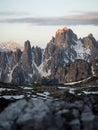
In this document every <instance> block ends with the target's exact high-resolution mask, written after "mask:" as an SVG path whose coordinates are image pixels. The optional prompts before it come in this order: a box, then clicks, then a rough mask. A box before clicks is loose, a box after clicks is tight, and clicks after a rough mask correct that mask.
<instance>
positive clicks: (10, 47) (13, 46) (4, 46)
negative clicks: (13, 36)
mask: <svg viewBox="0 0 98 130" xmlns="http://www.w3.org/2000/svg"><path fill="white" fill-rule="evenodd" d="M17 49H20V50H21V51H23V46H22V45H20V44H18V43H16V42H13V41H9V42H3V43H0V51H12V52H15V51H17Z"/></svg>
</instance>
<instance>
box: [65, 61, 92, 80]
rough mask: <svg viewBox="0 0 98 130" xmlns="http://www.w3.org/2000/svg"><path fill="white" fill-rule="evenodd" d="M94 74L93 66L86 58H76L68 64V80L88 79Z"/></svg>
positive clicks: (66, 75)
mask: <svg viewBox="0 0 98 130" xmlns="http://www.w3.org/2000/svg"><path fill="white" fill-rule="evenodd" d="M91 75H92V72H91V66H90V64H89V63H87V62H86V61H84V60H76V61H75V62H74V63H71V64H69V65H67V67H66V74H65V79H66V82H75V81H79V80H83V79H86V78H88V77H90V76H91Z"/></svg>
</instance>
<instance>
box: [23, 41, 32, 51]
mask: <svg viewBox="0 0 98 130" xmlns="http://www.w3.org/2000/svg"><path fill="white" fill-rule="evenodd" d="M28 50H31V45H30V41H29V40H27V41H25V43H24V51H28Z"/></svg>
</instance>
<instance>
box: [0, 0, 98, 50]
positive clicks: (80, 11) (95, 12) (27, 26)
mask: <svg viewBox="0 0 98 130" xmlns="http://www.w3.org/2000/svg"><path fill="white" fill-rule="evenodd" d="M65 26H67V27H69V28H71V29H72V30H73V32H74V33H76V34H77V35H78V37H85V36H87V35H88V34H89V33H92V34H93V35H94V37H95V38H96V40H98V0H0V42H7V41H15V42H17V43H20V44H22V45H23V44H24V42H25V41H26V40H30V42H31V45H32V46H40V47H42V48H45V46H46V44H47V43H48V42H49V41H50V40H51V37H52V36H55V32H56V30H57V29H58V28H63V27H65Z"/></svg>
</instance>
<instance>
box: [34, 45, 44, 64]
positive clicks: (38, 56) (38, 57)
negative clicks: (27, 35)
mask: <svg viewBox="0 0 98 130" xmlns="http://www.w3.org/2000/svg"><path fill="white" fill-rule="evenodd" d="M32 53H33V56H34V62H35V63H36V65H37V66H39V65H40V64H41V63H42V60H43V59H42V58H43V50H42V49H41V48H40V47H32Z"/></svg>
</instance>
